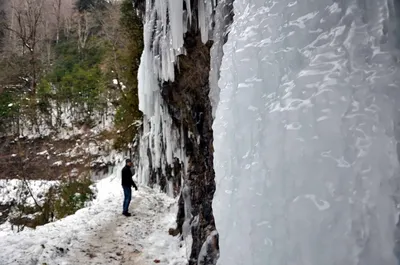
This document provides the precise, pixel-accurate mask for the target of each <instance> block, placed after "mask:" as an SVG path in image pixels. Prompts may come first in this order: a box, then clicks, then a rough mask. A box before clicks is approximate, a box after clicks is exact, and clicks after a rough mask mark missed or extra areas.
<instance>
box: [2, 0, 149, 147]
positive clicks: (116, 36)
mask: <svg viewBox="0 0 400 265" xmlns="http://www.w3.org/2000/svg"><path fill="white" fill-rule="evenodd" d="M0 10H1V13H0V69H1V71H0V136H15V135H19V132H20V127H21V125H23V123H29V124H31V125H32V126H34V125H37V124H39V123H40V122H41V121H40V120H44V121H45V122H46V123H48V125H49V126H51V127H52V129H53V130H55V131H56V130H57V129H58V128H61V127H62V126H63V124H62V123H63V119H62V115H63V110H64V109H65V106H67V107H68V110H69V112H71V113H73V114H74V115H73V119H74V120H73V122H74V123H76V124H79V125H86V126H88V127H89V128H90V127H91V126H93V124H94V123H95V122H96V121H95V119H94V118H93V117H94V114H95V113H103V112H107V111H108V109H109V108H110V106H111V107H112V108H113V109H114V110H115V111H116V112H115V119H114V123H115V124H114V128H115V132H118V133H115V134H114V136H113V137H114V139H113V140H114V144H115V147H117V148H119V147H124V146H126V145H128V144H129V143H130V142H131V141H132V139H133V137H134V135H135V133H136V130H137V128H136V126H135V124H136V123H135V122H136V121H137V120H139V119H140V118H141V113H140V111H139V110H138V98H137V70H138V66H139V61H140V55H141V53H142V49H143V40H142V38H143V37H142V35H143V32H142V20H141V18H140V17H139V15H138V14H137V12H136V11H135V10H134V8H133V5H132V1H131V0H122V1H116V0H114V1H105V0H9V1H6V0H3V1H2V2H0ZM54 114H56V119H55V120H56V121H54ZM46 117H47V118H46ZM52 119H53V121H52ZM38 127H40V126H38Z"/></svg>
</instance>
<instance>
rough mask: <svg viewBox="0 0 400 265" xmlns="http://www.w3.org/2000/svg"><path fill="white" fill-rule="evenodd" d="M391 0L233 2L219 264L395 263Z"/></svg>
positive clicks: (218, 162)
mask: <svg viewBox="0 0 400 265" xmlns="http://www.w3.org/2000/svg"><path fill="white" fill-rule="evenodd" d="M391 3H392V1H384V0H358V1H355V0H354V1H353V0H344V1H332V0H301V1H300V0H297V1H296V0H280V1H272V0H253V1H249V0H236V1H235V2H234V13H235V17H234V22H233V25H232V29H231V32H230V35H229V39H228V42H227V43H226V44H225V45H224V57H223V61H222V66H221V78H220V81H219V87H220V89H221V93H220V101H219V105H218V108H217V111H216V120H215V122H214V125H213V129H214V135H215V139H214V146H215V156H214V162H215V172H216V182H217V191H216V194H215V199H214V213H215V219H216V224H217V229H218V231H219V233H220V251H221V256H220V259H219V261H218V264H221V265H227V264H229V265H235V264H251V265H265V264H268V265H289V264H290V265H291V264H296V265H334V264H335V265H336V264H337V265H343V264H346V265H353V264H354V265H355V264H362V265H378V264H379V265H386V264H397V261H396V258H395V255H394V254H393V253H394V251H393V249H394V245H395V244H394V240H395V238H394V232H395V227H396V219H397V217H396V213H397V210H396V202H395V200H394V199H393V196H394V195H396V194H395V192H396V191H397V186H398V184H397V183H398V182H399V179H398V160H397V154H396V143H397V141H396V137H397V135H396V126H397V124H398V117H399V115H398V110H397V108H398V106H400V105H399V93H398V90H399V80H400V74H399V65H398V64H397V62H396V60H397V59H396V58H395V52H396V51H395V49H394V48H393V46H392V43H393V42H392V40H394V38H393V36H392V35H391V34H392V32H393V28H392V27H393V25H395V24H396V23H397V22H395V21H394V20H395V18H392V17H390V14H392V13H394V12H393V11H394V9H393V6H392V5H391Z"/></svg>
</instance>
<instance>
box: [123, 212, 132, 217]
mask: <svg viewBox="0 0 400 265" xmlns="http://www.w3.org/2000/svg"><path fill="white" fill-rule="evenodd" d="M122 214H123V215H125V216H126V217H128V216H132V214H131V213H128V212H122Z"/></svg>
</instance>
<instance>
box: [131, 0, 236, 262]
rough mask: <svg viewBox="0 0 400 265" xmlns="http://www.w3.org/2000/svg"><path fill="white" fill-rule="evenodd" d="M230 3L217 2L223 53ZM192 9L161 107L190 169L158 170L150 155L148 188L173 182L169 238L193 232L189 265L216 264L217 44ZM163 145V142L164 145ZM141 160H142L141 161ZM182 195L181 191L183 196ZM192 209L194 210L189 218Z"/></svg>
mask: <svg viewBox="0 0 400 265" xmlns="http://www.w3.org/2000/svg"><path fill="white" fill-rule="evenodd" d="M232 2H233V1H232V0H228V1H220V3H219V4H220V5H223V6H222V7H221V6H220V7H219V12H220V14H219V15H220V17H222V18H223V20H224V21H223V22H224V24H225V26H223V27H220V29H221V31H223V32H220V34H217V35H218V38H220V39H219V40H218V41H217V43H218V45H220V47H219V48H220V49H219V51H221V52H222V44H223V43H224V41H226V36H227V35H226V34H225V33H226V31H227V26H228V25H229V23H231V21H232ZM136 7H137V8H139V9H141V12H142V13H145V12H144V8H145V6H144V4H143V3H142V2H141V1H136ZM191 7H192V9H191V11H192V23H191V27H190V28H189V29H188V31H187V32H186V34H185V35H184V48H185V50H186V54H185V55H180V56H179V57H178V60H177V61H178V63H177V65H176V67H175V80H174V81H173V82H171V81H168V82H161V83H160V87H161V91H160V92H161V96H162V99H163V100H164V104H165V106H163V107H165V108H166V109H167V110H168V113H169V115H170V117H171V118H172V126H171V127H172V128H173V129H174V130H177V131H179V132H180V135H179V137H180V138H181V141H180V142H181V143H182V142H183V146H181V148H183V149H184V151H185V153H186V157H187V158H188V160H187V161H186V165H183V164H184V161H180V160H179V159H178V158H177V157H175V158H174V163H173V164H172V165H165V168H163V169H162V168H155V167H154V165H152V163H151V161H152V159H151V157H150V156H151V152H150V151H148V152H147V153H146V155H147V156H148V157H149V159H148V160H149V162H150V163H149V165H148V166H149V170H148V172H149V173H148V174H149V176H148V178H149V182H150V183H149V184H150V185H152V184H154V183H157V184H159V185H160V187H161V189H162V190H164V191H166V190H167V182H168V181H169V182H172V183H173V187H174V195H178V196H180V198H179V210H178V213H177V227H176V229H171V230H170V233H171V234H174V235H177V234H185V230H190V232H191V235H192V239H193V244H192V249H191V255H190V260H189V264H190V265H194V264H216V261H217V258H218V254H219V248H218V234H217V233H216V232H215V231H216V227H215V223H214V216H213V210H212V200H213V196H214V192H215V180H214V177H215V173H214V167H213V131H212V123H213V116H212V106H211V102H210V98H209V93H210V82H209V76H210V65H211V62H210V60H211V55H210V49H211V47H212V45H213V43H214V42H213V41H208V42H207V43H206V44H204V43H203V42H202V40H201V34H200V30H199V29H198V27H197V25H198V17H197V14H198V10H197V8H198V1H196V0H194V1H191ZM219 26H221V25H219ZM214 35H215V34H214ZM217 64H218V63H217ZM218 65H219V64H218ZM172 128H171V129H172ZM149 145H150V144H149ZM164 145H165V143H163V145H162V146H164ZM139 146H140V137H139V138H138V142H137V147H139ZM162 149H164V148H162ZM161 151H162V152H164V151H165V150H161ZM135 153H136V154H138V153H139V152H135ZM142 156H143V154H142ZM137 159H141V158H140V157H137ZM184 168H186V170H184ZM163 172H164V173H163ZM182 180H183V183H182ZM180 190H182V192H180V193H179V191H180ZM188 204H189V205H188ZM188 209H190V210H189V211H190V212H189V213H188ZM185 222H186V224H185ZM205 242H206V244H205Z"/></svg>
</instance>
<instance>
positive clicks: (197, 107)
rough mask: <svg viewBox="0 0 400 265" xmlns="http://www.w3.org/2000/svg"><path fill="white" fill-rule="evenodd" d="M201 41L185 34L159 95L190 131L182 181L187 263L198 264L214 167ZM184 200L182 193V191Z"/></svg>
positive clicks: (209, 227)
mask: <svg viewBox="0 0 400 265" xmlns="http://www.w3.org/2000/svg"><path fill="white" fill-rule="evenodd" d="M210 44H211V43H207V44H206V45H204V44H203V43H202V42H201V38H200V33H199V32H198V31H197V32H196V31H195V30H192V31H191V32H189V33H188V34H186V36H185V48H186V50H187V55H186V56H181V57H180V58H179V62H180V64H179V66H180V70H179V71H178V69H177V72H178V74H177V75H176V79H175V81H174V82H165V83H163V85H162V93H161V94H162V96H163V99H164V100H165V102H166V103H167V106H168V110H169V113H170V115H171V117H172V120H173V121H174V123H175V124H176V125H177V127H180V126H182V127H183V131H184V132H187V131H190V132H191V133H192V135H191V136H190V137H189V136H188V135H183V137H185V149H186V155H187V156H188V158H189V160H188V169H187V174H186V176H185V182H186V183H188V187H190V193H189V194H190V202H191V206H192V208H191V215H192V216H193V220H195V219H196V220H198V222H192V223H191V233H192V238H193V245H192V252H191V256H190V262H189V264H197V258H198V256H199V254H200V250H201V247H202V245H203V243H204V242H205V240H206V238H207V236H208V234H209V233H210V232H211V231H214V230H215V224H214V216H213V212H212V206H211V204H212V199H213V196H214V192H215V181H214V176H215V174H214V168H213V149H212V148H213V147H212V146H213V132H212V129H211V126H212V113H211V105H210V100H209V98H208V93H209V91H210V87H209V83H208V74H209V70H210V46H211V45H210ZM181 197H182V198H181V202H183V201H184V200H183V194H181ZM184 209H185V207H184V205H183V203H181V204H180V207H179V212H178V220H177V224H178V229H179V231H182V226H183V223H184V216H185V215H184Z"/></svg>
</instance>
